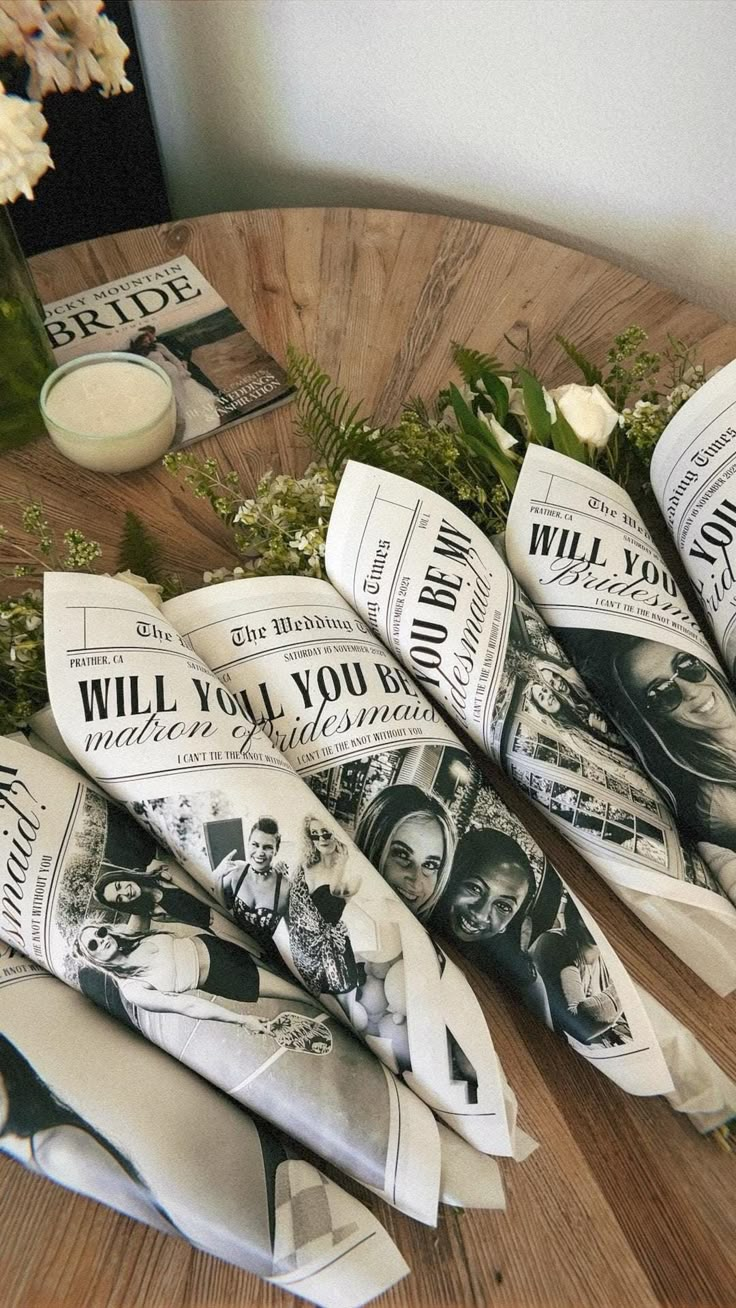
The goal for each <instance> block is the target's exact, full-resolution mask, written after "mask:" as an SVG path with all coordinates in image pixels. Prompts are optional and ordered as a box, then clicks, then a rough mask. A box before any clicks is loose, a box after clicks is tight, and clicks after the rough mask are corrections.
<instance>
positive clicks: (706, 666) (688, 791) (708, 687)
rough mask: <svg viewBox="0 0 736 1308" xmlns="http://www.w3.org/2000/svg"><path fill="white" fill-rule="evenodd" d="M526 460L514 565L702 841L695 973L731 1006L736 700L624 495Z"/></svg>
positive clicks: (694, 919) (511, 534)
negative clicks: (717, 971)
mask: <svg viewBox="0 0 736 1308" xmlns="http://www.w3.org/2000/svg"><path fill="white" fill-rule="evenodd" d="M529 456H530V457H529V460H528V461H527V460H526V459H525V460H524V465H523V468H522V471H521V475H520V478H519V483H518V486H517V489H516V492H515V494H514V499H513V503H512V506H511V512H510V515H509V522H508V531H507V533H506V549H507V552H508V559H509V564H510V566H511V568H512V570H513V572H514V573H515V575H516V577H517V579H518V580H519V582H520V583H521V584H522V585H523V586H524V587H525V589H526V590H527V592H528V593H529V595H530V598H531V599H532V601H533V602H534V603H535V604H536V605H537V608H538V609H539V612H540V614H541V616H542V617H543V618H544V619H545V620H546V621H547V622H549V624H550V625H551V626H552V627H553V629H554V632H555V635H556V636H557V637H558V638H559V640H560V643H561V644H562V645H563V646H564V648H565V651H566V653H567V654H568V656H569V658H570V659H572V661H573V662H574V664H575V667H576V668H577V669H578V671H579V673H580V675H581V676H582V677H583V679H584V680H585V682H586V684H587V686H588V687H589V689H590V690H591V691H592V692H593V693H594V694H595V696H596V698H597V699H598V701H599V702H600V704H601V706H602V708H603V709H604V710H605V711H606V712H607V713H608V714H609V715H610V718H611V719H612V721H613V722H615V723H616V725H617V726H618V728H619V730H620V731H621V732H622V734H623V735H624V736H625V737H626V738H627V740H628V741H629V743H630V744H631V746H632V747H633V749H634V750H635V751H636V754H637V756H638V758H639V759H640V761H641V764H642V766H643V768H644V769H645V770H646V772H647V774H648V775H649V777H650V778H651V779H652V780H653V781H654V782H655V784H656V786H657V788H658V790H659V792H660V794H661V795H663V796H664V798H665V799H666V801H667V802H668V804H669V806H670V808H671V810H673V811H674V813H675V814H676V817H677V824H678V826H679V828H680V830H681V831H682V832H683V833H684V834H685V835H686V836H687V837H688V838H689V839H690V840H692V841H694V842H696V844H697V848H698V850H699V852H700V854H701V855H702V860H704V862H705V864H707V867H708V869H709V871H710V876H709V877H708V878H707V881H706V880H705V879H704V878H703V876H702V872H701V871H700V869H698V868H697V867H695V868H693V869H692V870H691V871H690V874H689V882H690V884H689V885H685V886H683V891H684V892H685V897H684V900H683V908H687V910H688V911H687V918H686V920H687V924H688V930H689V931H690V932H691V933H692V934H691V945H692V952H693V954H694V958H693V962H692V963H690V966H692V967H693V970H694V971H697V972H698V973H699V975H701V976H702V977H703V979H704V980H707V981H708V982H709V984H711V985H713V988H714V989H718V991H719V993H720V994H726V993H728V992H729V991H730V990H731V989H733V986H734V981H733V969H734V968H736V963H734V961H733V960H734V958H736V945H735V943H734V940H735V935H734V921H735V920H736V908H734V905H736V763H735V762H734V759H735V758H736V694H735V693H734V690H733V688H732V687H731V686H730V685H729V682H728V680H727V678H726V677H725V675H724V673H723V671H722V669H721V667H720V666H719V663H718V659H717V658H716V655H715V654H714V653H713V651H712V650H711V648H710V645H709V644H708V641H707V640H706V638H705V636H704V635H703V632H702V630H701V629H700V627H699V625H698V622H697V620H696V618H695V617H694V616H693V614H692V613H691V612H690V610H689V608H688V605H687V601H686V599H685V598H684V596H683V595H682V593H681V591H680V589H679V587H678V586H677V583H676V581H675V579H674V578H673V577H672V575H671V574H670V572H669V570H668V568H667V565H666V564H665V562H664V560H663V558H662V556H661V554H660V552H659V550H658V548H657V546H656V543H655V542H654V541H653V540H652V537H651V536H650V534H649V532H648V531H647V528H646V527H645V525H644V523H643V522H642V519H641V516H640V514H639V513H638V510H637V508H636V506H635V505H634V503H633V501H632V500H631V498H630V497H629V496H628V495H627V494H626V492H625V491H624V490H622V489H621V487H620V486H617V485H616V483H615V482H613V481H611V479H610V478H609V477H605V476H603V474H602V473H600V472H596V471H595V469H593V468H588V467H586V466H585V465H583V464H580V463H576V462H575V461H574V460H572V459H568V458H566V457H565V456H564V455H562V454H557V453H555V451H553V450H547V449H542V448H541V447H537V446H535V447H534V448H532V449H530V450H529ZM554 515H558V517H557V518H556V517H555V516H554ZM563 523H564V524H566V525H567V532H566V533H565V526H563ZM709 904H710V905H711V906H712V910H713V911H712V913H711V915H710V917H708V918H704V916H703V914H702V913H700V912H698V909H699V908H700V907H701V905H702V907H703V908H704V909H706V910H707V908H708V905H709ZM728 906H730V907H731V909H732V910H733V911H732V912H731V914H730V915H727V914H728ZM716 918H717V921H716ZM711 928H712V929H711ZM678 952H679V951H678ZM725 955H730V958H731V961H732V967H731V970H730V971H729V972H724V974H723V984H722V985H721V986H720V987H719V986H718V985H717V984H715V980H717V978H716V979H714V980H712V979H711V977H710V973H711V972H712V971H713V965H714V964H715V965H716V966H718V965H719V964H720V961H721V959H724V958H725ZM680 956H681V957H684V955H682V953H681V954H680ZM701 956H702V959H703V965H704V967H703V968H701V967H699V966H698V958H699V957H701ZM685 961H686V962H690V960H689V958H686V959H685ZM704 968H707V969H708V972H707V973H706V971H705V970H704ZM726 977H728V978H729V979H730V982H731V983H730V985H728V986H727V985H726Z"/></svg>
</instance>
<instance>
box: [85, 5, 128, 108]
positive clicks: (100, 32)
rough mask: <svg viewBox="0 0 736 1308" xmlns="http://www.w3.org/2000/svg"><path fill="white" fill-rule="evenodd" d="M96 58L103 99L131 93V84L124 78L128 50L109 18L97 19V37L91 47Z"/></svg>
mask: <svg viewBox="0 0 736 1308" xmlns="http://www.w3.org/2000/svg"><path fill="white" fill-rule="evenodd" d="M93 52H94V54H95V55H96V56H97V62H98V64H99V68H100V72H101V73H102V78H101V88H100V89H101V93H102V95H104V96H105V97H107V96H109V95H120V92H121V91H132V90H133V83H132V82H129V81H128V79H127V77H126V76H125V60H126V59H127V57H128V55H129V54H130V50H129V49H128V47H127V45H126V44H125V42H124V40H123V39H122V37H121V36H120V34H119V32H118V29H117V27H116V26H115V24H114V23H111V22H110V19H109V18H105V16H104V14H103V15H102V17H100V18H98V19H97V37H96V40H95V43H94V46H93Z"/></svg>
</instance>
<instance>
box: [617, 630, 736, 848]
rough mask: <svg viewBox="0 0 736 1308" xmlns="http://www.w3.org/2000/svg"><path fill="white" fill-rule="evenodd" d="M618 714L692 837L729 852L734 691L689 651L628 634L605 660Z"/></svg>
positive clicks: (735, 783) (734, 775) (734, 800)
mask: <svg viewBox="0 0 736 1308" xmlns="http://www.w3.org/2000/svg"><path fill="white" fill-rule="evenodd" d="M613 672H614V677H613V682H614V689H615V690H616V691H617V694H618V698H619V700H620V702H621V704H622V709H621V720H622V725H624V726H626V727H627V729H628V731H629V734H630V736H631V739H632V741H634V743H635V744H636V746H637V748H638V749H639V751H640V752H641V754H642V755H643V758H644V761H645V763H646V766H647V767H648V769H649V770H650V772H651V773H652V774H653V775H654V776H655V777H656V779H657V780H658V781H659V783H660V784H661V785H662V787H663V788H664V789H665V790H666V791H667V792H668V793H669V795H671V797H672V799H673V801H674V803H675V806H676V809H677V815H678V818H679V820H680V822H681V824H682V825H683V826H684V827H686V829H688V830H689V831H690V833H691V834H692V835H693V836H694V837H695V839H696V840H698V841H701V842H707V843H710V844H712V845H714V846H717V847H720V848H721V849H726V850H731V851H736V697H735V696H734V692H733V691H732V690H731V688H730V687H729V685H728V682H727V681H726V677H725V675H724V674H723V673H722V672H720V671H719V670H718V669H716V668H714V667H712V666H710V665H709V664H707V663H704V662H703V661H702V660H701V659H699V658H697V657H696V656H695V655H693V654H689V653H685V652H684V651H682V650H677V649H675V648H674V647H673V646H671V645H663V644H661V643H660V642H659V641H653V640H640V639H638V638H631V639H630V640H629V641H627V643H626V644H625V645H624V647H623V648H621V649H619V650H618V652H617V653H616V654H615V656H614V659H613Z"/></svg>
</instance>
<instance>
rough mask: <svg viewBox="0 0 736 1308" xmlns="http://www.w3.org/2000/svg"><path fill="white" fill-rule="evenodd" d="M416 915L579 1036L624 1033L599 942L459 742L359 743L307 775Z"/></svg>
mask: <svg viewBox="0 0 736 1308" xmlns="http://www.w3.org/2000/svg"><path fill="white" fill-rule="evenodd" d="M310 784H311V785H313V786H314V789H315V790H316V791H317V793H319V794H320V795H321V796H323V797H324V799H325V800H326V802H328V803H333V804H335V806H336V807H337V806H338V805H339V808H340V812H341V818H342V820H343V822H344V825H345V826H346V828H347V829H348V830H349V831H350V833H351V835H352V839H353V840H354V841H355V843H356V844H357V846H358V848H359V849H360V850H361V852H362V853H363V854H365V856H366V858H367V859H368V860H369V862H371V863H372V864H373V866H374V867H375V868H377V870H378V871H379V872H380V873H381V875H382V877H383V878H384V880H385V881H386V882H387V884H388V885H390V886H391V887H392V889H393V890H395V891H396V894H397V895H398V896H399V898H400V899H402V900H403V902H404V903H405V904H406V905H407V907H408V908H410V909H411V911H412V912H413V913H414V915H415V916H416V917H418V918H419V919H420V920H422V921H424V922H425V923H427V924H428V925H430V926H431V928H432V929H437V930H438V931H439V932H440V934H441V936H444V937H445V938H449V939H451V940H453V941H454V942H456V943H457V945H458V946H459V947H460V949H461V951H462V953H463V954H464V955H465V957H466V958H469V959H471V961H473V962H475V963H477V964H478V966H479V967H480V968H481V969H482V970H483V971H490V972H492V973H494V974H496V975H498V976H499V977H501V978H502V979H503V980H504V982H505V983H506V984H507V985H508V986H509V987H510V988H511V989H512V990H513V991H514V992H515V993H516V994H517V995H519V997H520V998H521V999H522V1000H523V1001H524V1002H525V1003H526V1004H527V1006H529V1007H530V1008H531V1009H533V1010H534V1011H535V1012H536V1013H537V1015H538V1016H539V1017H541V1018H542V1020H543V1021H544V1022H546V1024H547V1025H548V1026H550V1027H553V1028H554V1029H556V1030H558V1031H561V1032H563V1033H566V1034H568V1035H570V1036H571V1037H572V1038H573V1039H575V1040H577V1041H579V1042H580V1043H583V1044H590V1043H595V1044H598V1045H616V1044H621V1043H623V1042H625V1041H626V1040H627V1039H629V1038H630V1032H629V1028H628V1025H627V1023H626V1018H625V1015H624V1013H623V1011H622V1007H621V1004H620V1001H619V998H618V995H617V994H616V989H615V986H614V984H613V982H612V980H611V978H610V976H609V975H608V971H607V968H606V965H605V962H604V959H603V957H602V955H601V951H600V949H599V947H598V945H597V944H596V942H595V941H594V940H593V939H592V937H591V936H590V933H589V932H588V931H587V928H586V927H585V925H584V923H583V920H582V918H581V915H580V913H579V911H578V909H577V907H576V905H575V904H574V903H573V901H572V900H571V899H570V897H569V895H568V894H567V892H566V891H565V890H564V889H563V886H562V883H561V882H560V879H559V877H558V876H557V874H556V872H555V871H554V870H553V869H552V868H551V867H550V866H549V865H547V864H546V863H545V864H543V863H542V862H541V860H540V859H539V856H538V855H537V862H536V865H535V866H532V859H531V857H530V855H529V853H527V850H526V849H525V848H524V845H525V844H526V843H527V841H528V837H526V836H525V834H524V833H523V829H522V828H521V826H520V824H519V823H518V822H517V821H516V819H514V818H512V817H511V815H510V814H509V813H508V811H507V810H504V809H503V808H502V805H501V803H500V801H499V800H498V798H497V796H496V795H495V792H494V791H492V790H491V789H490V788H489V787H488V786H486V785H485V784H484V782H483V778H482V776H481V775H480V772H479V770H478V769H477V767H476V766H475V765H474V764H473V763H472V762H471V760H470V758H469V756H468V755H467V753H466V752H465V751H464V750H463V749H461V748H458V747H454V746H441V745H425V746H416V747H408V748H407V747H404V748H401V749H395V750H386V751H383V752H382V753H381V754H368V755H365V756H363V757H362V758H361V759H359V760H353V761H351V762H349V763H344V764H340V765H337V766H335V767H332V768H331V769H329V770H326V771H325V772H324V773H322V774H317V775H315V776H313V777H310Z"/></svg>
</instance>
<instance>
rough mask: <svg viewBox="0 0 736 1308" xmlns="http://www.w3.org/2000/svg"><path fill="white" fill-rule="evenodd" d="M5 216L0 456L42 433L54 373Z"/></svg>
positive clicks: (0, 264)
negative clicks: (46, 390)
mask: <svg viewBox="0 0 736 1308" xmlns="http://www.w3.org/2000/svg"><path fill="white" fill-rule="evenodd" d="M7 210H8V205H6V204H0V453H2V451H3V450H14V449H17V448H18V447H19V446H21V445H25V444H26V443H27V442H28V441H31V440H33V439H34V438H35V437H36V436H40V435H41V434H42V433H43V430H44V427H43V422H42V421H41V414H40V412H39V408H38V397H39V393H40V391H41V387H42V386H43V383H44V381H45V380H46V378H47V377H48V375H49V373H50V372H51V371H52V370H53V368H54V367H55V364H54V356H53V354H52V351H51V346H50V344H49V340H48V337H47V335H46V329H45V327H44V325H43V309H42V306H41V302H40V300H39V298H38V295H37V294H36V288H35V286H34V284H33V278H32V277H31V273H30V270H29V267H28V264H27V263H26V260H25V257H24V255H23V251H22V250H21V248H20V246H19V244H18V239H17V237H16V235H15V232H14V230H13V224H12V222H11V219H10V214H9V213H8V212H7Z"/></svg>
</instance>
